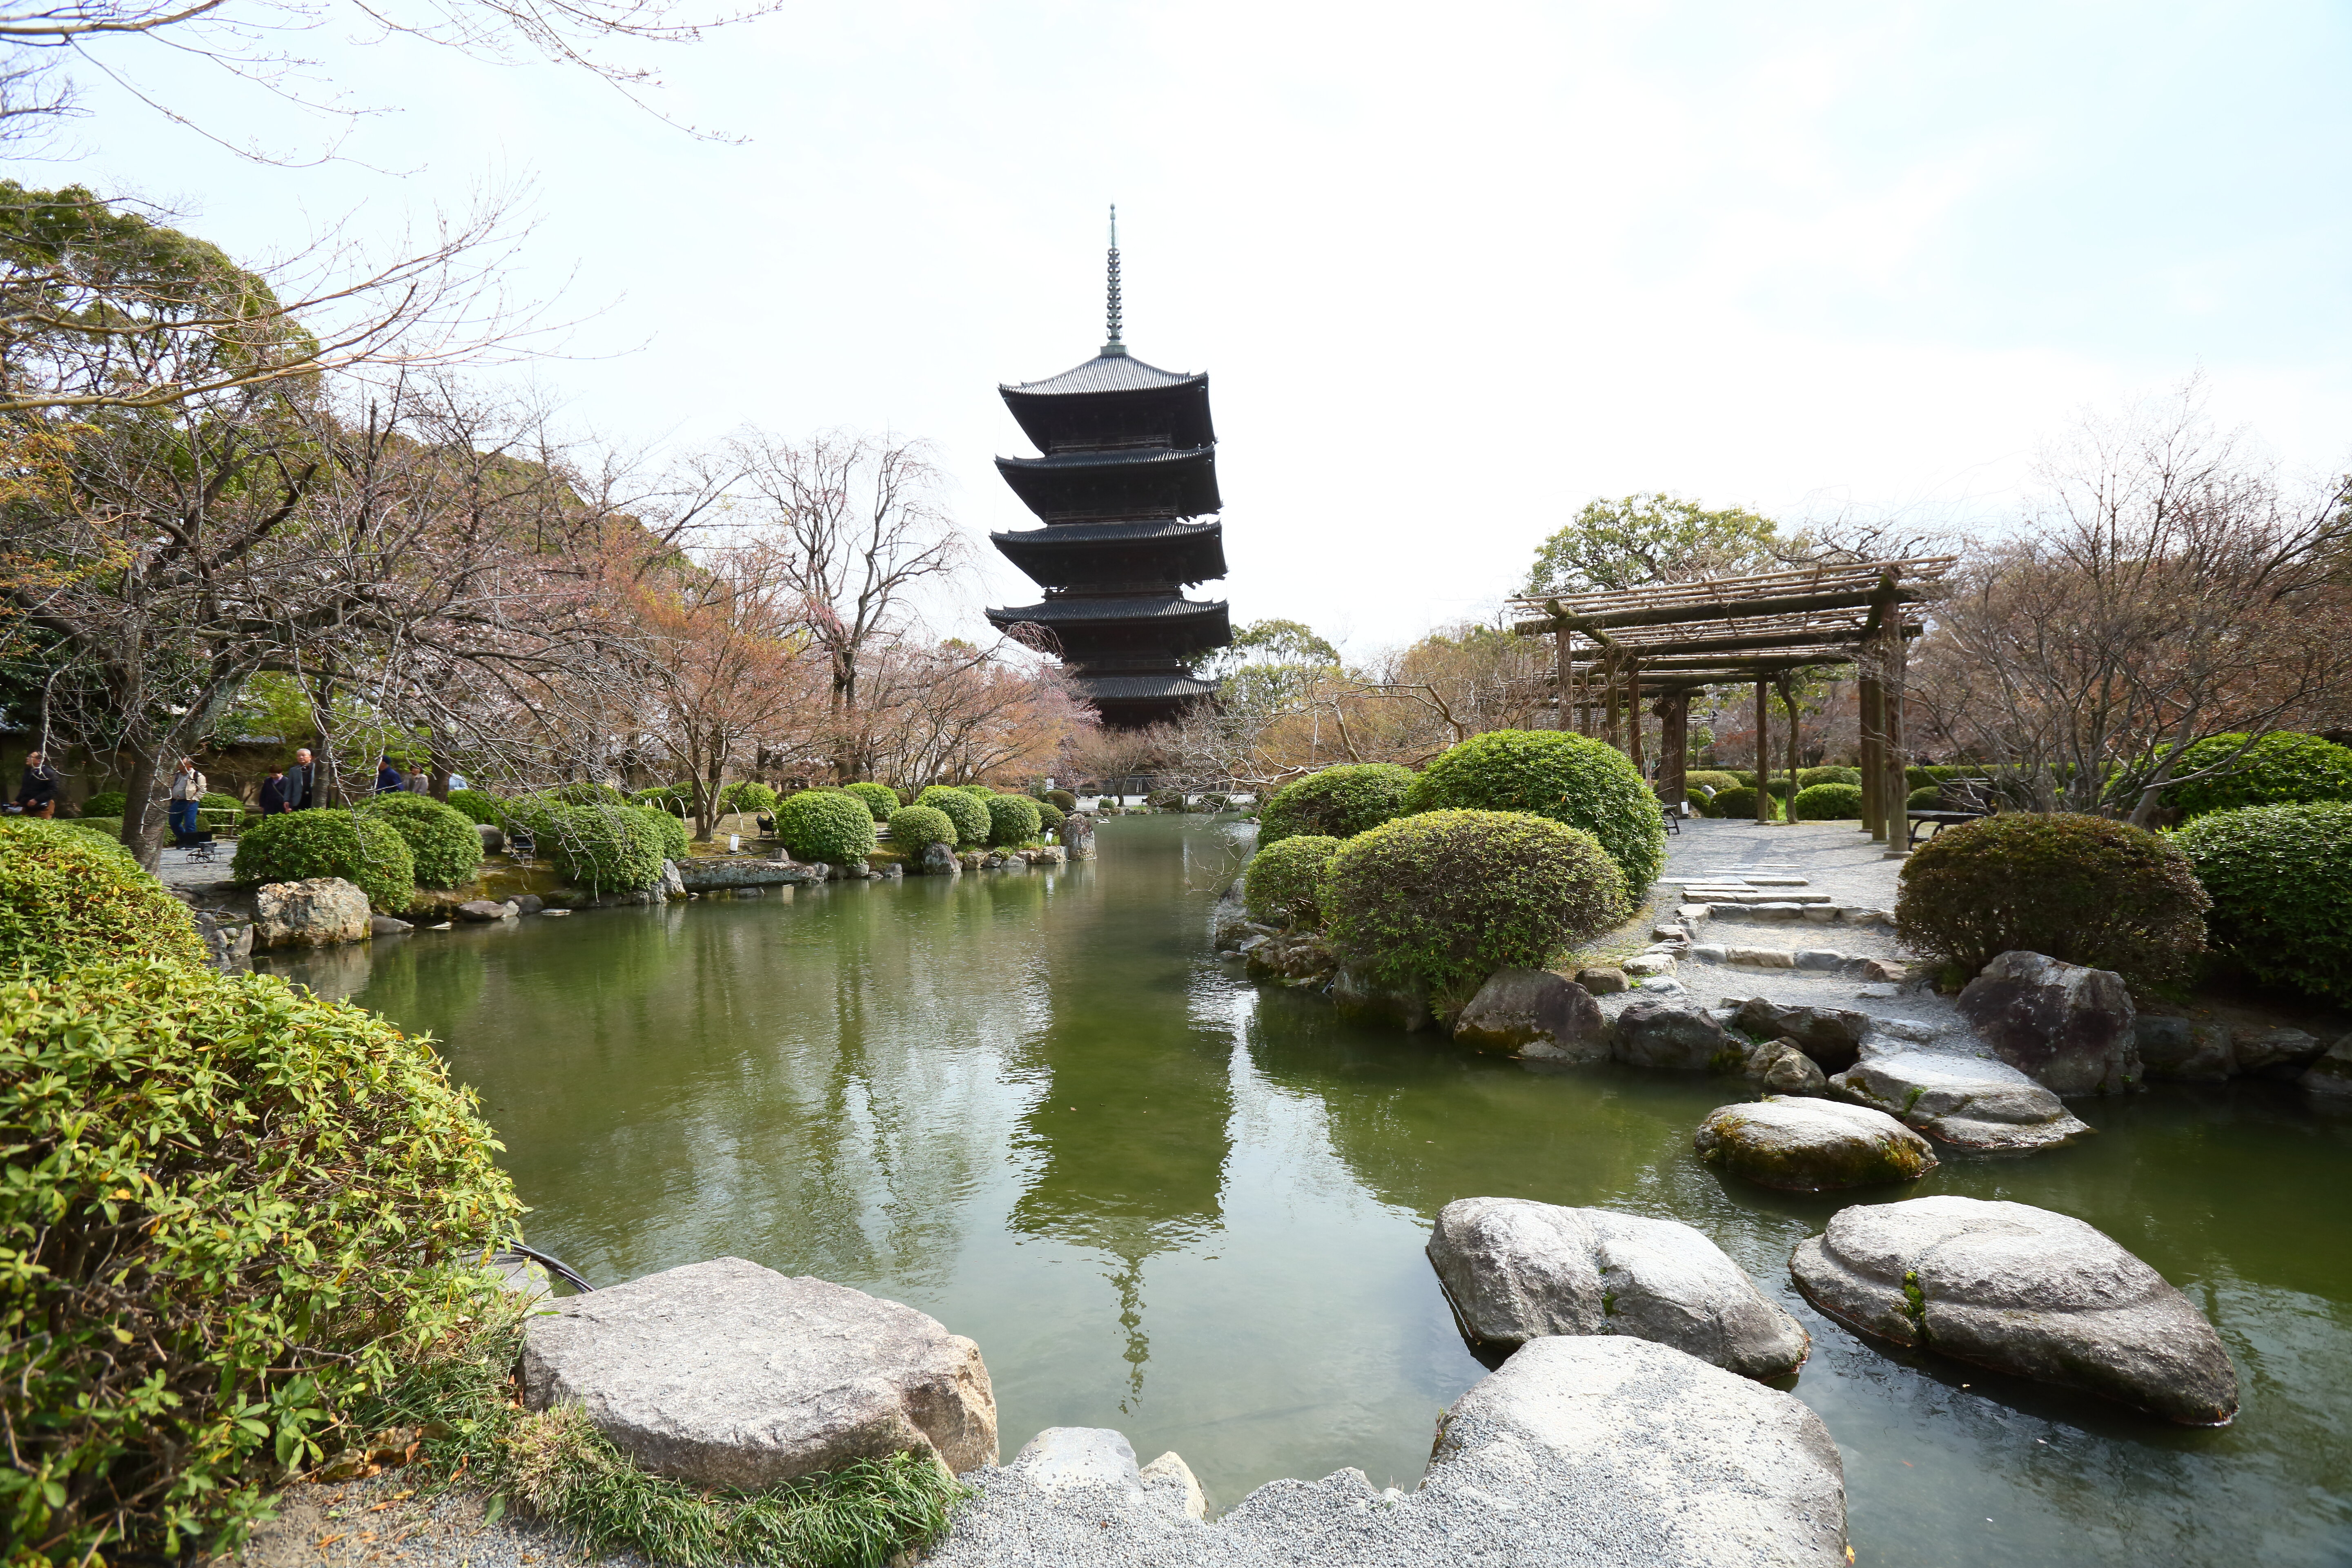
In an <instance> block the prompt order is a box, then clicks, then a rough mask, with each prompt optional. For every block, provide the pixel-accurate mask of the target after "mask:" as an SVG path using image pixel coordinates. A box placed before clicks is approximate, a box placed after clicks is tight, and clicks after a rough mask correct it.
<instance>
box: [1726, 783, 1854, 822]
mask: <svg viewBox="0 0 2352 1568" xmlns="http://www.w3.org/2000/svg"><path fill="white" fill-rule="evenodd" d="M1802 776H1803V775H1802V774H1800V775H1799V777H1802ZM1795 805H1796V811H1797V820H1798V821H1800V822H1846V821H1854V822H1859V821H1860V820H1861V819H1862V786H1861V785H1860V784H1808V785H1806V786H1805V787H1804V788H1803V789H1801V790H1799V791H1798V792H1797V799H1796V802H1795ZM1750 809H1753V808H1752V807H1751V808H1750Z"/></svg>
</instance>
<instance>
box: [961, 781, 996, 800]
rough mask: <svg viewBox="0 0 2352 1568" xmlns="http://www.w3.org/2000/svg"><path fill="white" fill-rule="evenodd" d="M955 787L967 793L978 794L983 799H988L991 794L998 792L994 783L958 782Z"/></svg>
mask: <svg viewBox="0 0 2352 1568" xmlns="http://www.w3.org/2000/svg"><path fill="white" fill-rule="evenodd" d="M954 787H955V788H957V789H960V790H961V791H963V793H964V794H966V795H974V796H977V797H978V798H980V799H982V800H986V799H987V798H988V797H989V796H990V795H994V794H995V793H996V786H995V785H994V784H957V785H955V786H954Z"/></svg>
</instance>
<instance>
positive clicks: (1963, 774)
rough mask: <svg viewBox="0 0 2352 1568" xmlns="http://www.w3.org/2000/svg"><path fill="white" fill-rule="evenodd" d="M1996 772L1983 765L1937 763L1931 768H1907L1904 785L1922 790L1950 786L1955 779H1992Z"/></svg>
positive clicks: (1904, 773) (1907, 787) (1904, 774)
mask: <svg viewBox="0 0 2352 1568" xmlns="http://www.w3.org/2000/svg"><path fill="white" fill-rule="evenodd" d="M1994 772H1995V770H1994V769H1991V768H1989V767H1987V766H1985V765H1984V764H1983V763H1936V764H1934V765H1933V766H1930V767H1915V768H1905V769H1904V770H1903V785H1904V787H1905V788H1906V789H1922V788H1925V787H1926V786H1927V785H1928V784H1949V783H1951V782H1952V781H1953V780H1954V779H1981V778H1990V777H1991V776H1992V774H1993V773H1994Z"/></svg>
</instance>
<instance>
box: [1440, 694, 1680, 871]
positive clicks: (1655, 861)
mask: <svg viewBox="0 0 2352 1568" xmlns="http://www.w3.org/2000/svg"><path fill="white" fill-rule="evenodd" d="M1405 809H1406V810H1408V811H1412V812H1423V811H1440V810H1446V809H1467V810H1474V811H1524V812H1532V813H1533V814H1535V815H1536V816H1549V817H1550V818H1551V819H1552V820H1553V821H1555V822H1558V823H1561V824H1563V825H1565V826H1570V827H1575V828H1581V829H1582V830H1583V831H1585V832H1587V833H1590V834H1591V835H1592V837H1595V838H1597V839H1599V840H1600V841H1601V847H1602V848H1604V849H1606V850H1608V851H1609V855H1610V858H1612V859H1613V860H1615V861H1616V862H1617V867H1618V869H1620V870H1622V871H1623V872H1624V873H1625V891H1626V893H1627V895H1628V896H1629V897H1632V898H1636V899H1638V898H1640V897H1641V896H1642V895H1643V893H1645V892H1647V891H1648V890H1649V887H1650V884H1651V883H1652V882H1654V881H1656V880H1657V879H1658V872H1659V871H1660V870H1661V869H1663V868H1664V866H1665V861H1666V823H1665V816H1664V812H1662V811H1661V810H1660V809H1659V806H1658V797H1657V796H1656V795H1653V794H1651V793H1650V786H1649V785H1648V784H1644V783H1643V780H1642V775H1641V774H1640V773H1637V772H1636V771H1634V767H1633V763H1631V762H1629V761H1627V760H1626V758H1625V756H1624V754H1623V753H1622V752H1619V751H1618V750H1617V749H1616V748H1615V747H1613V746H1611V745H1607V744H1605V743H1603V742H1600V741H1596V740H1593V739H1591V737H1589V736H1585V735H1575V734H1570V733H1568V732H1567V731H1559V730H1493V731H1488V732H1487V733H1486V734H1484V735H1474V736H1472V737H1471V738H1470V739H1469V740H1467V741H1465V742H1462V743H1461V744H1459V745H1457V746H1454V747H1453V748H1451V749H1450V750H1448V751H1446V752H1444V753H1443V754H1442V755H1440V756H1439V757H1438V758H1437V760H1436V761H1435V762H1433V763H1430V764H1429V768H1428V771H1426V772H1425V773H1423V774H1422V775H1421V776H1420V777H1419V778H1417V779H1415V780H1414V781H1413V784H1412V790H1411V792H1410V793H1409V794H1408V795H1407V796H1406V802H1405Z"/></svg>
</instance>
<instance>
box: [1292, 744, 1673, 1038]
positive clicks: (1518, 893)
mask: <svg viewBox="0 0 2352 1568" xmlns="http://www.w3.org/2000/svg"><path fill="white" fill-rule="evenodd" d="M1552 732H1553V733H1558V731H1552ZM1318 903H1319V904H1320V906H1321V910H1322V915H1323V919H1324V924H1325V929H1326V931H1327V932H1328V935H1329V937H1330V940H1331V942H1332V943H1333V945H1334V946H1336V947H1337V948H1338V949H1339V951H1340V952H1341V953H1343V954H1344V955H1346V957H1347V959H1348V961H1349V963H1352V964H1356V965H1359V966H1360V967H1361V968H1362V969H1363V970H1365V971H1366V972H1367V973H1370V975H1371V976H1372V977H1373V978H1375V979H1378V980H1381V981H1384V982H1387V983H1389V984H1414V983H1419V984H1423V985H1426V986H1427V987H1428V988H1429V991H1430V993H1431V995H1432V996H1433V999H1435V1001H1436V1003H1437V1004H1438V1005H1439V1006H1440V1008H1441V1010H1442V1011H1446V1012H1451V1011H1452V1010H1454V1007H1456V1006H1458V1005H1460V1004H1461V1003H1463V1002H1466V1001H1467V1000H1468V999H1469V996H1470V994H1471V993H1472V992H1474V991H1475V989H1476V988H1477V987H1478V986H1479V985H1480V984H1483V983H1484V982H1485V980H1486V977H1487V976H1488V975H1490V974H1492V973H1494V972H1495V971H1496V970H1498V969H1509V968H1528V969H1539V968H1541V967H1543V966H1544V965H1546V964H1548V963H1550V962H1551V961H1552V960H1553V959H1555V958H1557V957H1558V956H1559V955H1560V954H1561V953H1562V952H1567V951H1568V950H1569V949H1570V948H1571V947H1573V946H1575V945H1576V944H1577V943H1578V942H1583V941H1586V940H1588V939H1590V938H1591V937H1594V936H1598V935H1600V934H1601V932H1603V931H1607V930H1609V929H1610V928H1611V927H1612V926H1614V925H1616V924H1617V923H1618V922H1619V921H1622V920H1623V919H1624V918H1625V915H1626V913H1627V912H1628V910H1629V908H1630V905H1631V900H1630V899H1629V896H1628V888H1627V881H1626V878H1625V875H1624V873H1623V871H1622V868H1620V867H1619V865H1618V862H1617V859H1616V858H1615V857H1614V856H1612V855H1611V854H1610V853H1609V852H1608V851H1607V849H1606V848H1605V847H1603V846H1602V844H1601V841H1600V839H1599V838H1597V837H1594V836H1593V835H1592V834H1590V833H1587V832H1585V831H1584V830H1583V829H1581V828H1576V827H1570V826H1566V825H1565V824H1562V823H1559V822H1556V821H1553V820H1552V819H1550V818H1549V817H1545V816H1532V815H1529V814H1527V813H1524V812H1510V811H1430V812H1422V813H1418V814H1416V815H1414V816H1401V817H1398V818H1397V819H1396V820H1395V821H1393V822H1388V823H1383V824H1381V826H1378V827H1375V828H1373V829H1371V830H1370V832H1368V833H1362V834H1359V835H1358V836H1356V837H1353V838H1350V839H1348V840H1346V841H1345V842H1344V843H1342V844H1341V845H1340V847H1339V850H1338V852H1337V853H1335V854H1334V855H1333V856H1332V858H1331V861H1330V864H1329V866H1328V868H1327V869H1326V870H1325V872H1324V876H1323V880H1322V883H1321V886H1320V888H1319V889H1318Z"/></svg>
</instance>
